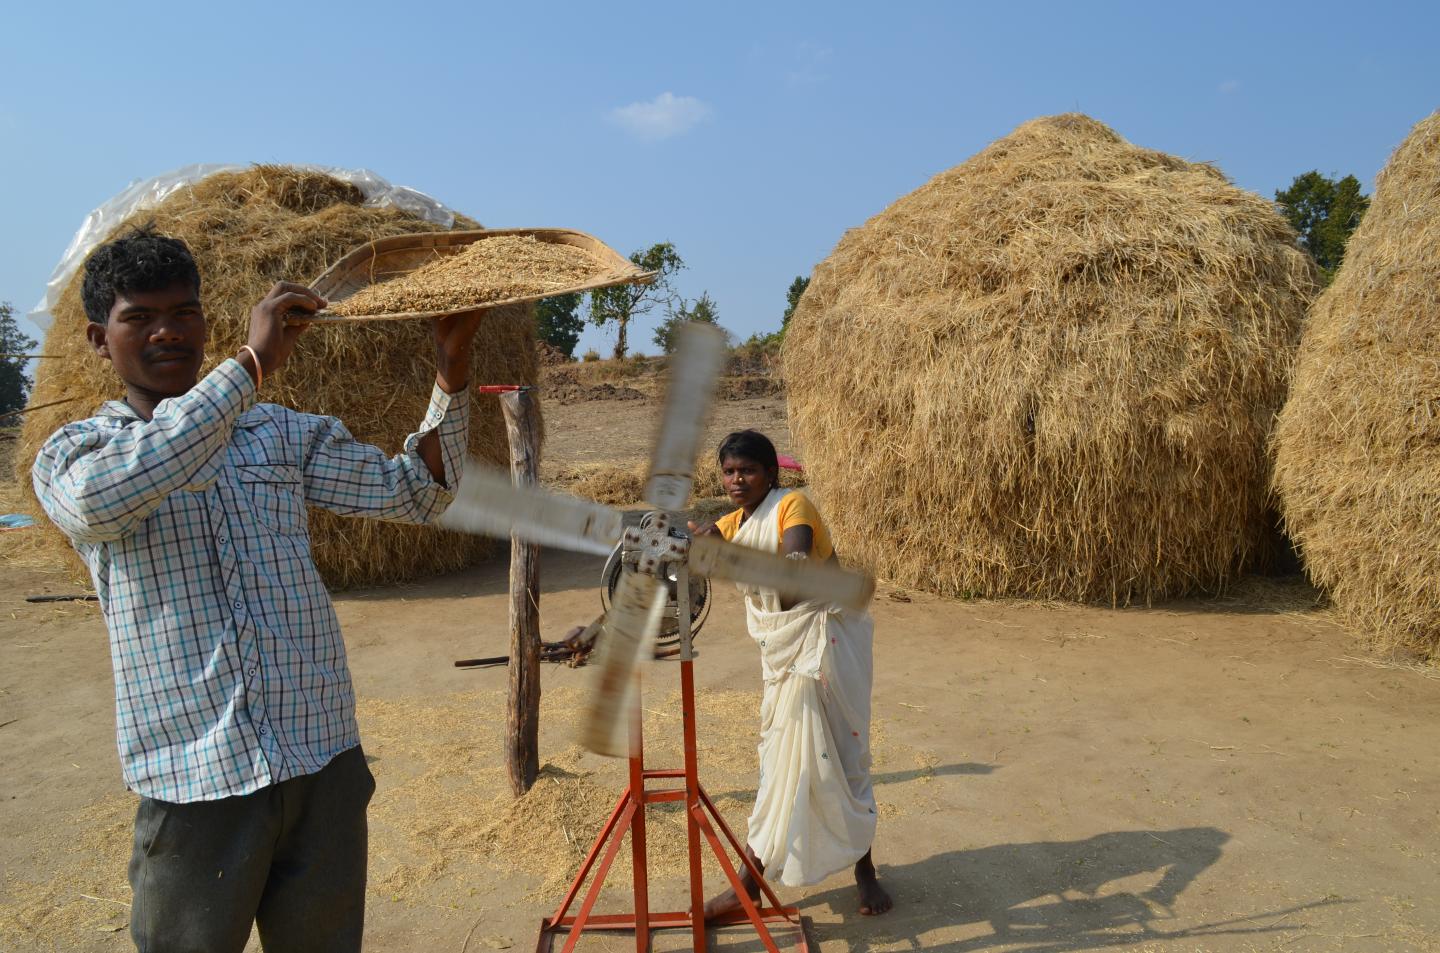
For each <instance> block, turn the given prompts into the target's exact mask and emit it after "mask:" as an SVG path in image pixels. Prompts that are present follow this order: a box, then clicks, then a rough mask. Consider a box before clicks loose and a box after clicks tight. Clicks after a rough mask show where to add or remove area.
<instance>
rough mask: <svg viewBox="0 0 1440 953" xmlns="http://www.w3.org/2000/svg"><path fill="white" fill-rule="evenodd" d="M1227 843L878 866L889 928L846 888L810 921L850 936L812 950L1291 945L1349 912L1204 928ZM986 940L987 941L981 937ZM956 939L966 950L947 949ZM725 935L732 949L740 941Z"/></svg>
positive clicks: (1031, 852)
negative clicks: (1192, 903)
mask: <svg viewBox="0 0 1440 953" xmlns="http://www.w3.org/2000/svg"><path fill="white" fill-rule="evenodd" d="M1228 840H1229V835H1228V834H1226V833H1225V832H1224V831H1221V830H1218V829H1216V828H1213V827H1191V828H1183V829H1179V830H1164V831H1148V830H1139V831H1118V832H1114V833H1109V834H1100V835H1097V836H1095V837H1091V838H1087V839H1086V840H1080V841H1059V842H1056V841H1048V842H1040V843H1030V844H1000V845H996V846H993V847H979V848H974V849H970V850H958V851H949V852H946V853H943V854H937V855H935V856H933V857H929V858H926V859H925V860H922V861H918V862H916V863H913V864H905V865H900V866H887V865H885V864H881V865H880V874H881V878H882V880H883V881H884V883H885V884H886V886H887V887H888V888H889V890H890V892H891V893H892V895H894V897H895V901H896V908H895V910H894V911H893V912H892V913H890V914H888V915H886V916H884V917H877V918H874V919H871V918H868V917H867V918H862V917H861V916H860V915H859V914H858V913H857V912H856V898H855V890H854V888H853V887H851V886H848V885H847V886H845V887H841V888H838V889H835V890H830V891H826V892H824V893H820V894H816V895H814V896H811V897H807V898H806V899H805V900H803V901H801V903H800V910H801V912H802V914H809V915H814V914H815V913H816V912H818V911H819V910H820V909H823V908H829V909H830V910H831V911H833V912H834V913H837V914H839V915H840V916H841V917H842V918H843V920H844V923H843V925H842V926H840V927H838V928H837V927H836V926H833V925H831V926H821V927H818V928H812V931H811V933H812V941H822V940H832V939H841V938H842V937H843V938H844V939H845V940H846V942H847V949H848V950H849V951H850V953H870V951H875V950H881V949H884V950H893V949H911V950H922V949H923V950H926V951H929V953H972V951H980V950H1000V949H1004V950H1013V951H1025V953H1063V951H1076V950H1095V949H1104V948H1107V947H1116V946H1124V945H1127V944H1132V943H1156V942H1163V941H1171V940H1188V941H1191V943H1192V944H1193V941H1195V940H1197V939H1200V938H1204V937H1217V936H1239V935H1249V936H1254V935H1257V934H1275V933H1285V932H1289V931H1293V930H1299V929H1303V928H1304V927H1306V923H1305V922H1304V921H1302V920H1297V919H1295V915H1296V914H1298V913H1300V912H1301V911H1304V910H1310V909H1314V908H1317V907H1323V906H1330V905H1332V904H1335V903H1342V902H1345V901H1342V900H1336V899H1330V898H1327V899H1325V900H1320V901H1316V902H1314V903H1309V904H1302V905H1299V906H1293V907H1287V908H1285V909H1283V910H1246V911H1244V912H1243V915H1242V914H1236V915H1234V916H1229V917H1225V918H1221V919H1219V920H1214V921H1209V922H1199V923H1196V922H1194V921H1195V919H1197V918H1194V917H1190V916H1186V915H1185V913H1184V910H1183V906H1184V905H1183V901H1182V898H1181V894H1182V893H1184V891H1185V890H1186V888H1188V887H1189V886H1190V885H1191V884H1192V883H1193V882H1194V881H1195V880H1196V878H1197V877H1199V876H1200V875H1201V874H1202V873H1203V872H1204V871H1205V870H1206V869H1207V868H1208V867H1210V866H1211V865H1213V864H1214V863H1215V862H1216V861H1217V860H1219V859H1220V855H1221V848H1222V846H1223V845H1224V844H1225V842H1226V841H1228ZM1157 878H1158V879H1157ZM1282 921H1283V922H1282ZM1182 924H1189V925H1182ZM977 929H979V930H982V931H983V932H982V933H980V934H979V935H974V934H976V932H977ZM956 933H959V934H960V935H961V937H962V938H957V939H946V938H945V937H946V935H947V934H950V935H955V934H956ZM727 934H728V935H727V940H728V939H729V937H731V936H734V934H733V932H730V931H727ZM813 945H815V944H814V943H812V946H813ZM724 948H725V949H726V950H727V951H731V950H733V951H736V953H739V951H746V953H749V951H751V950H755V951H758V950H761V949H763V947H762V946H761V945H760V943H759V941H758V939H756V940H754V941H748V940H747V941H741V942H739V943H738V944H737V943H735V942H733V941H732V942H728V943H727V944H726V945H725V947H724ZM1185 948H1186V949H1190V948H1192V946H1187V947H1185Z"/></svg>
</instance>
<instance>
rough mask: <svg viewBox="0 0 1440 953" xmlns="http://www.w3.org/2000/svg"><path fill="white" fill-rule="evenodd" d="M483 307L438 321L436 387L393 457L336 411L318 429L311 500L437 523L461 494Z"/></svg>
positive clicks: (308, 474) (309, 459)
mask: <svg viewBox="0 0 1440 953" xmlns="http://www.w3.org/2000/svg"><path fill="white" fill-rule="evenodd" d="M482 317H483V312H470V313H467V314H459V315H451V316H449V317H444V318H437V319H435V321H434V322H433V325H432V327H433V331H434V338H435V389H434V391H433V392H432V393H431V396H430V408H429V410H428V411H427V412H426V414H425V420H424V422H423V423H422V424H421V426H420V429H419V430H418V431H416V432H415V433H413V434H411V435H410V436H409V437H407V438H406V439H405V447H404V449H403V450H402V451H401V452H400V453H399V454H398V455H397V456H395V457H386V456H385V455H384V453H383V452H382V451H381V450H379V449H378V448H377V447H373V446H370V445H369V444H364V443H361V442H359V441H358V440H356V439H355V438H354V437H353V436H351V434H350V432H349V430H347V429H346V428H345V425H344V424H342V423H341V422H340V421H338V420H334V419H333V418H315V419H316V420H317V421H323V423H322V424H321V427H322V429H321V430H320V431H319V432H317V433H315V434H312V439H311V440H310V446H309V449H308V452H307V454H306V459H305V467H304V469H305V499H306V502H308V503H310V504H312V505H314V506H318V507H321V508H322V509H327V510H330V511H331V512H334V513H341V514H343V515H347V516H368V517H371V518H374V519H383V520H394V521H397V522H405V523H429V522H433V521H434V520H436V519H438V518H439V517H440V514H441V513H443V512H444V511H445V508H446V507H447V506H449V505H450V501H451V499H453V497H454V490H455V487H456V486H457V485H458V484H459V481H460V474H461V471H462V469H463V467H464V461H465V449H466V444H467V442H468V438H469V424H470V394H469V392H468V390H467V388H468V387H469V384H470V356H471V351H472V346H471V342H472V340H473V338H474V336H475V330H476V328H477V327H479V323H480V320H481V318H482Z"/></svg>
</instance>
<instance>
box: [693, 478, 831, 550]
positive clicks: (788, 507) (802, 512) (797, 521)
mask: <svg viewBox="0 0 1440 953" xmlns="http://www.w3.org/2000/svg"><path fill="white" fill-rule="evenodd" d="M779 506H780V512H779V523H780V539H779V540H778V541H777V542H778V543H780V544H782V545H783V542H784V538H785V531H786V530H787V529H789V528H790V527H792V526H808V527H810V530H811V531H812V532H813V533H814V534H815V541H814V542H813V543H812V544H811V546H810V552H809V556H810V558H811V559H820V560H825V559H829V558H830V556H831V555H832V554H833V553H834V552H835V549H834V547H833V546H832V545H831V543H830V531H829V530H828V529H826V528H825V522H824V521H823V520H822V519H820V513H819V512H818V511H817V510H816V509H815V504H813V503H811V502H810V500H809V499H808V498H807V497H806V496H805V494H804V493H801V492H799V491H798V490H796V491H792V492H791V493H789V494H787V495H786V496H785V498H784V499H783V500H781V501H780V504H779ZM744 516H745V511H744V510H736V511H735V512H733V513H726V514H725V515H724V516H722V517H720V518H719V519H718V520H716V521H715V528H716V529H718V530H720V535H721V536H724V537H725V539H726V540H727V541H729V540H733V539H734V538H735V534H736V533H738V532H740V521H741V519H743V518H744Z"/></svg>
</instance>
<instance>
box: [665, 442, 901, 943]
mask: <svg viewBox="0 0 1440 953" xmlns="http://www.w3.org/2000/svg"><path fill="white" fill-rule="evenodd" d="M718 456H719V462H720V470H721V475H722V482H723V484H724V487H725V492H726V493H727V495H728V496H729V497H730V500H731V501H732V502H733V503H735V505H736V506H738V507H739V509H737V510H736V511H735V512H733V513H730V514H729V515H727V516H724V517H722V518H721V519H720V520H719V521H717V522H715V523H707V524H706V525H704V526H697V525H696V524H694V523H691V524H690V529H691V530H692V531H693V532H694V533H695V534H696V535H710V534H716V535H720V536H723V537H724V538H725V539H726V540H729V541H730V542H734V543H738V544H740V545H742V546H751V547H754V548H756V549H762V550H766V551H768V552H778V553H782V554H784V555H785V556H787V557H789V558H792V559H814V560H821V561H823V560H830V559H834V558H835V553H834V551H833V549H832V547H831V545H830V534H829V532H828V531H827V530H826V528H825V524H824V523H823V522H822V521H821V519H820V516H819V514H818V513H816V512H815V508H814V507H813V506H812V505H811V504H810V502H809V500H807V499H806V498H805V496H804V495H803V494H801V493H797V492H795V491H793V490H787V489H782V488H781V487H780V468H779V461H778V457H777V456H776V453H775V445H774V444H772V443H771V442H770V440H769V438H767V437H766V436H765V435H764V434H762V433H759V432H758V431H754V430H742V431H740V432H738V433H732V434H730V436H728V437H726V438H725V440H724V442H722V443H721V444H720V451H719V454H718ZM741 591H742V592H744V593H745V611H746V616H747V619H748V622H749V628H750V636H751V638H753V639H754V640H755V641H756V642H757V643H758V644H759V646H760V671H761V674H762V676H763V677H764V680H765V694H764V698H763V700H762V701H761V705H760V786H759V791H758V792H757V793H756V797H755V809H754V811H752V812H751V814H750V825H749V837H748V848H749V852H750V857H751V859H752V860H753V861H755V863H756V865H757V866H758V867H759V868H760V869H761V870H762V871H763V870H769V871H771V874H772V876H774V875H775V872H777V871H778V872H779V879H780V882H781V883H783V884H786V885H787V886H791V887H797V886H805V885H809V884H816V883H819V882H820V881H822V880H824V879H825V878H826V877H829V876H830V875H831V874H833V873H836V872H837V871H840V870H843V869H845V868H846V867H849V866H851V865H854V869H855V885H856V887H857V888H858V890H859V893H860V912H861V913H862V914H864V915H866V916H873V915H875V914H881V913H885V912H886V911H887V910H889V909H890V907H891V905H892V904H891V900H890V896H889V895H888V894H887V893H886V892H885V890H884V888H883V887H881V886H880V881H879V880H878V879H877V878H876V876H875V865H874V863H873V862H872V861H871V858H870V845H871V842H872V841H873V840H874V837H875V795H874V792H873V791H872V790H871V785H870V674H871V663H870V646H871V638H872V635H873V630H874V627H873V625H872V624H871V621H870V617H869V615H867V614H865V613H863V612H853V611H850V610H847V609H841V608H840V607H838V606H833V605H822V604H819V603H815V602H802V603H799V604H792V603H790V602H788V601H786V600H782V599H781V598H780V597H779V595H778V594H777V593H776V592H775V591H774V590H770V589H760V588H753V587H744V586H742V587H741ZM744 880H745V885H746V888H747V891H748V892H749V893H750V896H751V897H752V898H754V897H755V896H756V895H757V894H758V891H759V888H758V887H757V886H756V885H755V883H754V882H753V881H752V880H751V878H750V877H749V875H748V872H747V873H746V875H745V877H744ZM739 906H740V901H739V898H738V897H736V895H735V893H734V891H726V892H725V893H724V894H722V895H721V896H719V897H716V898H715V899H714V900H711V901H710V902H709V903H708V904H706V906H705V914H706V917H707V918H714V917H720V916H723V915H725V914H727V913H730V912H732V911H734V910H736V909H738V908H739Z"/></svg>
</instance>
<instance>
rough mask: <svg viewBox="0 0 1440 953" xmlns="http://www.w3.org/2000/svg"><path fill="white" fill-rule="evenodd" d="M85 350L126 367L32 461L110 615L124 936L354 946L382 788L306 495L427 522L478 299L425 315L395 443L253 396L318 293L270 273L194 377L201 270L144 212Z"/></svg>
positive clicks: (153, 946) (118, 245) (465, 372)
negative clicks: (115, 397) (415, 376)
mask: <svg viewBox="0 0 1440 953" xmlns="http://www.w3.org/2000/svg"><path fill="white" fill-rule="evenodd" d="M83 295H84V301H85V311H86V314H87V316H88V317H89V319H90V323H89V325H88V327H87V328H86V333H87V335H88V337H89V341H90V344H91V345H92V346H93V347H94V349H95V351H96V353H97V354H99V355H100V357H102V358H104V359H105V360H108V361H109V362H110V363H111V365H112V366H113V367H114V369H115V372H116V374H118V375H119V377H120V379H121V380H122V381H123V382H124V384H125V399H124V400H123V401H111V402H109V403H107V404H105V405H104V406H103V407H102V408H100V411H99V413H97V414H96V416H94V417H91V418H89V419H88V420H82V421H79V422H76V423H71V424H67V425H66V426H64V427H62V428H61V429H60V430H59V431H57V432H56V433H55V434H53V435H52V436H51V437H50V439H49V440H48V441H46V443H45V445H44V447H42V448H41V450H40V453H39V455H38V457H37V458H36V461H35V465H34V468H33V471H32V476H33V479H34V484H35V490H36V493H37V495H38V496H39V498H40V501H41V503H42V505H43V506H44V508H45V511H46V513H47V514H48V515H49V516H50V518H51V519H52V520H53V521H54V522H55V523H56V525H57V526H59V527H60V528H61V529H62V530H63V531H64V532H65V533H66V534H67V535H68V536H69V537H70V540H71V542H72V543H73V544H74V546H75V548H76V549H77V550H78V551H79V552H80V554H81V555H82V556H83V557H84V559H85V561H86V563H87V564H88V565H89V567H90V572H91V575H92V576H93V578H94V582H95V589H96V592H97V594H98V595H99V598H100V607H101V609H102V611H103V612H104V614H105V623H106V627H107V628H108V629H109V633H110V649H111V660H112V663H113V665H114V669H115V695H116V704H115V711H116V728H117V735H118V744H119V749H120V762H121V767H122V770H123V773H124V777H125V782H126V784H127V786H129V787H130V788H131V789H132V790H134V791H135V792H136V793H137V794H139V795H140V796H141V798H140V806H139V810H138V812H137V814H136V818H135V842H134V850H133V854H132V857H131V861H130V884H131V887H132V889H133V892H134V898H133V899H134V902H133V907H132V911H131V934H132V936H133V937H134V939H135V943H136V946H137V947H138V948H139V949H140V950H141V951H143V953H150V951H163V953H170V951H205V953H220V951H230V950H233V951H237V953H238V951H240V950H241V949H242V948H243V947H244V945H245V943H246V939H247V937H248V936H249V933H250V929H251V925H252V923H253V924H257V925H258V927H259V930H260V936H261V941H262V943H263V944H264V946H265V949H266V950H267V953H277V951H297V953H299V951H306V953H314V951H354V950H358V949H360V939H361V932H362V928H363V922H364V910H365V907H364V893H365V862H366V821H365V810H366V806H367V804H368V803H369V800H370V796H371V794H372V792H373V791H374V786H375V782H374V778H373V777H372V776H371V775H370V771H369V769H368V768H367V767H366V764H365V758H364V755H363V753H362V751H361V749H360V738H359V733H358V730H357V727H356V723H355V702H354V694H353V690H352V688H351V683H350V673H349V669H348V667H347V665H346V661H345V644H344V642H343V640H342V639H341V636H340V629H339V624H338V621H337V620H336V617H335V612H334V609H333V607H332V606H331V603H330V596H329V593H328V592H327V591H326V589H325V586H324V584H323V583H322V582H321V580H320V577H319V574H318V572H317V571H316V568H315V564H314V561H313V559H312V558H311V555H310V542H309V536H308V531H307V526H306V510H305V507H306V504H309V505H313V506H319V507H323V508H325V509H328V510H331V511H334V512H338V513H345V514H349V515H355V516H370V517H375V518H379V519H387V520H396V521H403V522H413V523H425V522H429V521H432V520H434V519H436V518H437V517H439V515H440V514H441V512H443V511H444V509H445V508H446V506H447V505H448V504H449V502H450V499H451V488H453V487H455V486H456V485H457V484H458V481H459V478H460V470H461V465H462V460H463V457H464V451H465V446H466V435H467V428H468V406H469V405H468V394H467V391H466V387H467V384H468V378H469V373H470V353H471V339H472V337H473V336H474V333H475V329H476V327H477V326H478V323H479V317H480V316H479V315H478V314H475V313H470V314H466V315H460V316H455V317H451V318H445V319H439V320H437V321H436V322H435V325H434V338H435V358H436V369H437V374H436V387H435V390H434V393H433V395H432V397H431V402H430V408H429V411H428V413H427V414H426V415H425V419H424V421H423V423H422V424H421V426H420V429H419V431H418V432H417V433H415V434H412V435H411V436H410V437H409V438H408V439H407V440H406V441H405V446H404V450H403V451H402V452H401V453H400V454H399V455H397V456H395V457H393V458H387V457H386V456H385V455H384V454H383V453H382V452H381V451H379V450H378V449H377V448H375V447H371V446H367V445H365V444H361V443H359V442H357V441H356V440H355V439H354V438H353V437H352V436H351V435H350V433H349V431H347V430H346V429H345V426H344V425H343V424H341V423H340V422H339V421H338V420H335V419H334V418H330V417H318V416H313V415H310V414H301V413H298V412H296V411H294V410H291V409H289V408H286V407H281V406H277V405H274V404H259V403H256V396H257V392H258V391H259V389H260V388H261V387H262V386H263V383H264V381H265V379H266V378H267V377H268V376H269V375H271V374H273V373H274V372H275V371H276V370H277V369H279V368H280V367H281V366H282V365H283V364H284V363H285V361H286V360H287V359H288V358H289V356H290V354H291V351H292V350H293V349H294V346H295V340H296V338H297V337H299V335H300V334H301V332H302V331H303V330H304V325H303V324H302V325H287V324H286V318H287V316H289V315H292V314H295V313H299V314H309V313H313V312H315V311H316V310H318V309H320V308H322V307H324V306H325V301H324V299H322V298H320V297H319V296H317V295H315V294H314V293H313V292H311V291H310V290H309V289H307V288H304V287H301V286H300V285H294V284H288V283H284V282H282V283H280V284H277V285H276V286H275V287H274V288H273V289H272V290H271V291H270V293H269V294H268V295H266V297H265V299H264V300H262V301H261V302H260V303H259V304H257V305H256V306H255V308H254V310H252V311H251V313H250V326H249V334H248V343H247V344H245V345H243V346H242V347H241V349H240V352H239V353H238V354H237V355H235V356H234V357H231V358H228V359H227V360H224V361H222V362H221V363H220V364H219V365H218V366H217V367H216V368H215V369H214V370H212V371H211V372H210V373H209V374H207V375H206V376H205V377H204V378H203V379H201V378H199V372H200V367H201V364H202V362H203V360H204V348H205V337H206V335H205V315H204V311H203V309H202V308H201V303H200V274H199V271H198V269H197V268H196V265H195V261H194V259H193V258H192V257H191V255H190V252H189V249H188V248H186V246H185V245H184V243H183V242H180V241H178V240H175V239H172V238H167V237H165V236H162V235H159V234H156V233H155V232H154V231H153V230H151V229H139V230H136V231H133V232H131V233H129V234H126V235H125V236H123V237H121V238H118V239H116V240H114V241H112V242H110V243H108V244H106V245H103V246H101V247H100V248H98V249H96V251H95V252H94V253H93V254H92V255H91V256H90V259H89V260H88V261H87V263H86V266H85V278H84V285H83Z"/></svg>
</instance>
